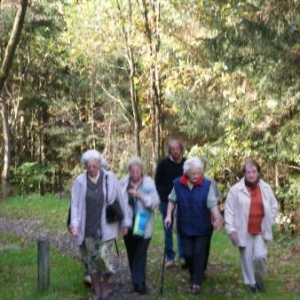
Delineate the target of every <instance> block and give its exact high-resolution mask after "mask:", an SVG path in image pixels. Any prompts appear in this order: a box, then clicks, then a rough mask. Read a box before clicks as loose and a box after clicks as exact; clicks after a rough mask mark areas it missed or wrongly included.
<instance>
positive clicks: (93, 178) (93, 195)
mask: <svg viewBox="0 0 300 300" xmlns="http://www.w3.org/2000/svg"><path fill="white" fill-rule="evenodd" d="M101 161H102V160H101V156H100V153H99V152H98V151H96V150H88V151H86V152H84V153H83V155H82V158H81V162H82V164H83V165H84V166H85V168H86V169H87V171H86V172H84V173H82V174H80V175H79V176H78V177H77V178H76V179H75V180H74V183H73V186H72V193H71V222H70V230H71V233H72V236H73V237H74V238H76V240H77V244H78V245H79V247H80V252H81V255H82V258H83V260H84V262H85V263H86V264H87V269H88V273H89V274H90V276H91V279H92V286H93V291H94V295H93V300H98V299H106V298H107V297H108V281H109V278H110V276H111V275H113V274H114V273H115V266H114V264H113V255H112V254H113V253H114V251H113V250H114V248H113V247H114V239H115V238H116V237H117V236H118V233H119V231H120V230H121V231H122V233H123V234H124V235H125V234H127V231H128V227H130V226H131V219H130V217H129V215H128V208H127V205H126V204H125V202H124V199H123V197H122V194H121V190H120V186H119V183H118V180H117V178H116V177H115V175H114V174H113V173H112V172H110V171H106V170H105V169H104V168H101ZM116 199H117V200H118V201H119V203H120V207H121V210H122V212H123V219H122V220H121V221H117V222H113V223H109V222H108V221H107V218H106V206H107V205H108V204H111V203H113V202H114V201H115V200H116ZM101 279H102V286H101V283H100V280H101Z"/></svg>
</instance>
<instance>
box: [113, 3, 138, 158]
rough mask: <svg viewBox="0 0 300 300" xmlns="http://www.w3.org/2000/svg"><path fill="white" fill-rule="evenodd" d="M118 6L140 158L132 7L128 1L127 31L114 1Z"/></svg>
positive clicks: (120, 11) (135, 141)
mask: <svg viewBox="0 0 300 300" xmlns="http://www.w3.org/2000/svg"><path fill="white" fill-rule="evenodd" d="M116 3H117V6H118V13H119V18H120V20H121V22H122V23H121V25H122V32H123V38H124V42H125V51H126V59H127V62H128V65H129V71H130V74H129V85H130V100H131V106H132V114H133V122H134V131H133V135H134V144H135V151H136V155H138V156H141V141H140V132H141V116H140V112H139V103H138V97H137V92H136V84H135V81H134V79H135V76H136V67H135V61H134V55H133V51H132V46H131V27H132V6H131V0H128V8H129V22H130V23H129V30H126V28H125V18H124V16H123V14H122V9H121V6H120V2H119V0H117V1H116Z"/></svg>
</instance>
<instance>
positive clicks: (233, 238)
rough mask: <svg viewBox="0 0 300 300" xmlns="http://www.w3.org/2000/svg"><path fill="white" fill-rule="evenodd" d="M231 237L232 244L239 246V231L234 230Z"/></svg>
mask: <svg viewBox="0 0 300 300" xmlns="http://www.w3.org/2000/svg"><path fill="white" fill-rule="evenodd" d="M229 237H230V240H231V242H232V244H233V245H234V246H237V245H238V242H239V238H238V234H237V232H235V231H234V232H232V233H230V235H229Z"/></svg>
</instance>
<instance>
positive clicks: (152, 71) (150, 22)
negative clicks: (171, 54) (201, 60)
mask: <svg viewBox="0 0 300 300" xmlns="http://www.w3.org/2000/svg"><path fill="white" fill-rule="evenodd" d="M142 6H143V13H142V18H143V21H144V26H145V33H146V36H147V39H148V45H149V55H150V57H151V65H150V67H149V81H150V82H149V89H150V92H149V96H150V103H151V105H150V107H151V120H152V124H151V126H152V128H151V133H152V161H153V172H154V170H155V168H156V162H157V161H158V159H159V158H160V157H161V154H162V147H161V146H162V138H161V133H162V121H163V120H162V113H161V112H162V103H163V101H162V93H161V80H160V65H159V51H160V31H159V28H160V3H159V0H151V1H150V3H149V4H148V3H147V1H146V0H142ZM149 7H151V9H152V13H151V14H150V13H149ZM150 18H151V19H150Z"/></svg>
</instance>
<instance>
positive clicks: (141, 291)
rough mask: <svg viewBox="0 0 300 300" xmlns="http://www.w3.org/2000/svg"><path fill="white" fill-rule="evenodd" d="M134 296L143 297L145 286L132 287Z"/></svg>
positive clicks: (143, 284)
mask: <svg viewBox="0 0 300 300" xmlns="http://www.w3.org/2000/svg"><path fill="white" fill-rule="evenodd" d="M134 294H139V295H145V294H146V284H145V283H141V284H135V285H134Z"/></svg>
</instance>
